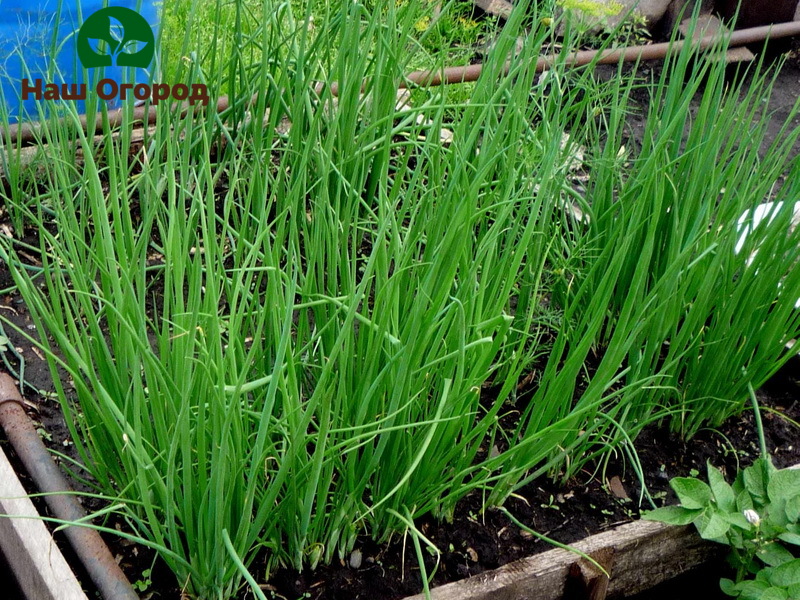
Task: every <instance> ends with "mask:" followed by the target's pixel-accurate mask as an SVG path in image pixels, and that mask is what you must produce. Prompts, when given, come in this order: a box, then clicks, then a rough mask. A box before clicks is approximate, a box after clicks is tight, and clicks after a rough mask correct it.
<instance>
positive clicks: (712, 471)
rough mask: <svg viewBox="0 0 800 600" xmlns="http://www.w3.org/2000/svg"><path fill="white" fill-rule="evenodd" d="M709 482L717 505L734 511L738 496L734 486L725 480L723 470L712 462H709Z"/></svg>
mask: <svg viewBox="0 0 800 600" xmlns="http://www.w3.org/2000/svg"><path fill="white" fill-rule="evenodd" d="M707 468H708V483H709V485H710V486H711V493H712V494H714V500H716V502H717V506H718V507H719V508H720V509H721V510H724V511H725V512H734V511H735V510H736V496H735V495H734V493H733V488H732V487H731V486H730V485H729V484H728V482H727V481H725V477H723V475H722V472H721V471H720V470H719V469H717V468H716V467H714V466H712V464H711V463H710V462H709V463H708V467H707Z"/></svg>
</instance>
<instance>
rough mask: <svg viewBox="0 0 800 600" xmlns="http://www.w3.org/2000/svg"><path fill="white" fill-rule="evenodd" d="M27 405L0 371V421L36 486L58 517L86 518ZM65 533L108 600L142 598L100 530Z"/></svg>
mask: <svg viewBox="0 0 800 600" xmlns="http://www.w3.org/2000/svg"><path fill="white" fill-rule="evenodd" d="M23 407H24V404H23V400H22V396H20V394H19V391H18V390H17V386H16V385H15V384H14V380H13V379H12V378H11V377H10V376H9V375H8V374H6V373H0V425H1V426H2V427H3V429H4V430H5V432H6V437H7V438H8V441H9V442H10V443H11V445H12V447H13V448H14V452H15V453H16V454H17V456H18V457H19V459H20V460H21V461H22V464H23V465H24V466H25V469H26V470H27V471H28V474H29V475H30V476H31V479H33V481H34V483H35V484H36V487H37V488H38V489H39V490H40V491H41V492H43V493H44V494H45V496H44V498H45V500H46V502H47V506H48V507H49V508H50V510H51V511H52V512H53V515H54V516H55V517H56V518H57V519H60V520H62V521H69V522H74V521H78V520H80V519H85V518H86V511H84V510H83V507H82V506H81V505H80V504H79V503H78V501H77V500H76V499H75V497H74V496H73V495H71V494H70V493H69V492H71V490H70V487H69V484H68V483H67V481H66V480H65V479H64V476H63V475H62V473H61V470H60V469H59V468H58V466H56V464H55V462H53V459H52V458H51V457H50V453H49V452H48V451H47V448H45V446H44V444H43V443H42V440H41V439H40V438H39V435H38V434H37V433H36V429H35V427H34V426H33V423H32V422H31V420H30V418H28V415H27V414H26V413H25V410H24V408H23ZM65 492H66V493H65ZM64 534H65V535H66V536H67V539H68V540H69V543H70V545H71V546H72V548H73V550H74V551H75V554H77V556H78V558H79V559H80V561H81V563H82V564H83V566H84V567H85V568H86V571H87V572H88V573H89V577H90V578H91V579H92V581H93V582H94V584H95V586H96V587H97V589H98V590H99V591H100V594H101V595H102V596H103V598H105V600H139V597H138V596H137V595H136V592H135V591H134V590H133V587H132V586H131V584H130V582H129V581H128V579H127V578H126V577H125V574H124V573H123V572H122V569H120V568H119V565H118V564H117V562H116V561H115V560H114V557H113V556H112V555H111V551H110V550H109V549H108V546H106V544H105V542H104V541H103V539H102V538H101V537H100V534H99V533H98V532H97V531H96V530H94V529H91V528H89V527H85V526H80V525H71V526H68V527H66V528H65V529H64Z"/></svg>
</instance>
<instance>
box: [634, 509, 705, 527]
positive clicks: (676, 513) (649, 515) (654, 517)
mask: <svg viewBox="0 0 800 600" xmlns="http://www.w3.org/2000/svg"><path fill="white" fill-rule="evenodd" d="M702 512H703V511H702V510H699V509H690V508H685V507H683V506H664V507H662V508H657V509H655V510H651V511H648V512H646V513H643V514H642V518H643V519H645V520H647V521H660V522H661V523H667V524H668V525H688V524H689V523H691V522H692V521H694V520H695V519H696V518H697V517H699V516H700V515H701V514H702Z"/></svg>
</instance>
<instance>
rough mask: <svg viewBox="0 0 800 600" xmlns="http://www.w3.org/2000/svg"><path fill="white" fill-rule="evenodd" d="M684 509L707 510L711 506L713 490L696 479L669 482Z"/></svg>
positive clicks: (685, 478)
mask: <svg viewBox="0 0 800 600" xmlns="http://www.w3.org/2000/svg"><path fill="white" fill-rule="evenodd" d="M669 484H670V485H671V486H672V489H673V490H675V493H676V494H677V495H678V499H679V500H680V501H681V506H683V507H684V508H705V507H707V506H708V505H709V504H711V500H712V497H711V488H710V487H708V485H706V484H705V483H703V482H702V481H700V480H699V479H695V478H694V477H676V478H674V479H673V480H672V481H670V482H669Z"/></svg>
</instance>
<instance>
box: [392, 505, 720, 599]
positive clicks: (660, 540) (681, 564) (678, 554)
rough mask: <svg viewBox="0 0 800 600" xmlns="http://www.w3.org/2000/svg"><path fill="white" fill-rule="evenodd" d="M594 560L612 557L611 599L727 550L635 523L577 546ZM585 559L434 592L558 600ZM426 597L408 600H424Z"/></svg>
mask: <svg viewBox="0 0 800 600" xmlns="http://www.w3.org/2000/svg"><path fill="white" fill-rule="evenodd" d="M572 547H573V548H575V549H576V550H580V551H581V552H584V553H586V554H589V555H591V556H597V555H598V554H603V553H605V554H612V555H613V561H612V570H613V574H612V577H611V580H610V581H609V582H608V594H609V595H610V596H613V595H620V594H624V595H632V594H636V593H638V592H642V591H644V590H647V589H649V588H652V587H653V586H656V585H658V584H659V583H663V582H664V581H667V580H669V579H672V578H673V577H676V576H678V575H680V574H682V573H685V572H687V571H689V570H691V569H693V568H695V567H697V566H700V565H702V564H704V563H706V562H709V561H711V560H713V559H715V558H718V557H720V556H722V555H723V554H724V552H725V550H726V547H725V546H722V545H720V544H715V543H713V542H708V541H705V540H703V539H702V538H700V536H699V535H698V534H697V532H696V531H695V528H694V527H693V526H686V527H674V526H671V525H664V524H663V523H654V522H651V521H635V522H633V523H628V524H625V525H621V526H619V527H617V528H615V529H612V530H610V531H607V532H604V533H599V534H597V535H593V536H590V537H588V538H585V539H583V540H581V541H579V542H576V543H575V544H573V545H572ZM579 560H580V557H579V556H578V555H577V554H575V553H574V552H569V551H567V550H561V549H555V550H549V551H547V552H543V553H541V554H537V555H534V556H531V557H529V558H523V559H521V560H518V561H515V562H513V563H509V564H507V565H505V566H503V567H500V568H499V569H495V570H493V571H487V572H486V573H481V574H480V575H476V576H474V577H471V578H469V579H464V580H461V581H457V582H454V583H449V584H447V585H443V586H441V587H438V588H434V589H433V590H431V598H432V600H530V599H532V598H536V600H558V599H560V598H562V597H563V596H564V593H565V589H566V587H567V581H568V579H569V578H570V571H571V570H572V568H573V565H575V564H576V563H578V562H579ZM424 599H425V595H424V594H417V595H416V596H409V597H407V598H406V599H405V600H424Z"/></svg>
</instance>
